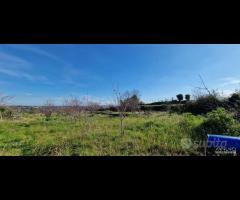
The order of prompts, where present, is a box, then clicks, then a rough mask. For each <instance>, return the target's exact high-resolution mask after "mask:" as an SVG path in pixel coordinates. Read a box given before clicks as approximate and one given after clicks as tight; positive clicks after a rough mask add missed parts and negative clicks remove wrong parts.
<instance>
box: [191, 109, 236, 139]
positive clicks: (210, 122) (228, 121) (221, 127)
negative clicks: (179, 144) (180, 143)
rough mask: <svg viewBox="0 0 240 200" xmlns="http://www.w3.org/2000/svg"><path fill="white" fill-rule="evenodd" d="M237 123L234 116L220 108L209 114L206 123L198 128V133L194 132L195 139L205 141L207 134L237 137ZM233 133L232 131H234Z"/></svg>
mask: <svg viewBox="0 0 240 200" xmlns="http://www.w3.org/2000/svg"><path fill="white" fill-rule="evenodd" d="M236 125H237V122H236V121H235V119H234V118H233V116H232V114H231V113H229V112H227V111H226V110H225V109H224V108H218V109H216V110H213V111H212V112H209V113H207V116H206V118H205V119H204V122H203V123H202V124H201V125H200V126H199V127H197V129H196V132H193V133H194V134H193V139H196V140H205V139H206V138H207V134H218V135H221V134H224V135H235V134H236V133H237V130H236V128H237V127H236ZM234 129H235V131H234V132H232V130H234Z"/></svg>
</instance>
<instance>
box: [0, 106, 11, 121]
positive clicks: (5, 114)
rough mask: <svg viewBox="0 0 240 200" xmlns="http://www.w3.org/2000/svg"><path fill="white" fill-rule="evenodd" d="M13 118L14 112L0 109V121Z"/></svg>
mask: <svg viewBox="0 0 240 200" xmlns="http://www.w3.org/2000/svg"><path fill="white" fill-rule="evenodd" d="M13 117H14V112H13V111H12V110H10V109H8V108H4V107H1V108H0V119H12V118H13Z"/></svg>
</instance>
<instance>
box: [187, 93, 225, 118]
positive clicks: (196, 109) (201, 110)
mask: <svg viewBox="0 0 240 200" xmlns="http://www.w3.org/2000/svg"><path fill="white" fill-rule="evenodd" d="M222 106H223V102H221V101H220V100H219V99H218V98H217V97H216V96H214V95H205V96H200V97H198V98H197V100H196V101H193V102H187V103H186V104H185V105H184V109H183V111H184V112H191V113H193V114H206V113H208V112H211V111H212V110H215V109H217V108H218V107H222Z"/></svg>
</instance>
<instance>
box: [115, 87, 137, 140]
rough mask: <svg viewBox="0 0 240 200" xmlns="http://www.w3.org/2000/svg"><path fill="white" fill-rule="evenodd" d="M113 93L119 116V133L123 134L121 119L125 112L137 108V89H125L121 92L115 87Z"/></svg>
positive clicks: (124, 116)
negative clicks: (130, 90)
mask: <svg viewBox="0 0 240 200" xmlns="http://www.w3.org/2000/svg"><path fill="white" fill-rule="evenodd" d="M114 94H115V96H116V103H117V109H118V112H119V116H120V133H121V134H122V135H123V134H124V124H123V121H124V119H125V118H126V116H127V112H128V111H130V112H133V111H136V110H138V108H139V92H138V91H137V90H133V91H132V92H129V91H126V92H125V93H123V94H121V92H120V91H119V90H118V89H115V90H114Z"/></svg>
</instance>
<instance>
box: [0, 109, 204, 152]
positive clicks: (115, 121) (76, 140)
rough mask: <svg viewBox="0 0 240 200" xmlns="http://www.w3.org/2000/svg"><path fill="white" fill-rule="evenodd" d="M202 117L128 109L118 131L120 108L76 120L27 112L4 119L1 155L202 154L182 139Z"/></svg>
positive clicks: (200, 121)
mask: <svg viewBox="0 0 240 200" xmlns="http://www.w3.org/2000/svg"><path fill="white" fill-rule="evenodd" d="M203 119H204V117H202V116H194V115H191V114H183V115H179V114H169V113H167V112H158V113H157V112H151V113H147V114H144V113H129V116H128V117H126V118H125V119H124V134H123V135H121V134H120V120H119V117H118V113H117V112H95V113H86V114H84V115H82V116H80V117H79V118H78V119H76V120H73V119H70V118H68V117H67V116H63V115H58V114H54V115H53V116H52V117H51V119H50V120H46V119H45V117H44V116H43V115H41V114H29V113H23V114H22V115H21V116H20V117H19V118H17V119H14V120H6V119H3V120H0V155H1V156H20V155H21V156H125V155H132V156H138V155H140V156H141V155H152V156H162V155H203V152H202V151H200V150H198V149H196V148H193V147H189V148H185V146H184V145H182V141H183V140H184V139H186V138H187V139H188V138H191V137H192V134H193V132H194V130H195V129H196V128H197V127H198V126H200V125H201V123H203Z"/></svg>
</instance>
